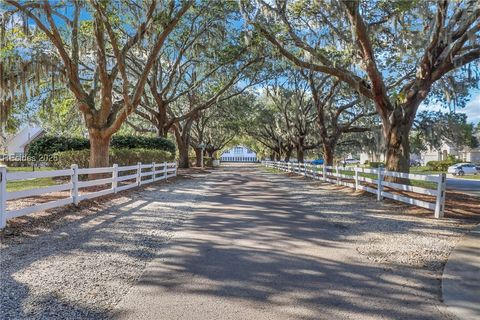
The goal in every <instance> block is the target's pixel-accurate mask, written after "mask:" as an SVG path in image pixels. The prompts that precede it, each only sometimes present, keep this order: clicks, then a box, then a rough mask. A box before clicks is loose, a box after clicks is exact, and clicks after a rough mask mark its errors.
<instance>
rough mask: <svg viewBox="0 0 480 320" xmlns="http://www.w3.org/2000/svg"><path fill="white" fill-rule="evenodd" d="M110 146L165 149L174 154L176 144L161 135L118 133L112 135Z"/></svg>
mask: <svg viewBox="0 0 480 320" xmlns="http://www.w3.org/2000/svg"><path fill="white" fill-rule="evenodd" d="M110 146H111V147H112V148H117V149H132V148H143V149H156V150H165V151H168V152H170V153H172V154H173V153H175V144H174V143H173V142H172V141H170V140H168V139H165V138H160V137H143V136H121V135H116V136H113V137H112V141H111V142H110Z"/></svg>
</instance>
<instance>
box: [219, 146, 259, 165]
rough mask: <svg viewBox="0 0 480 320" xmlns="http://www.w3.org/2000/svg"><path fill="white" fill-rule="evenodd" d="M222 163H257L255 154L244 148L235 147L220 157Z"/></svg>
mask: <svg viewBox="0 0 480 320" xmlns="http://www.w3.org/2000/svg"><path fill="white" fill-rule="evenodd" d="M220 161H222V162H257V154H256V153H255V152H253V151H252V150H250V149H248V148H246V147H244V146H235V147H233V148H231V149H229V150H227V151H225V152H223V153H222V155H221V156H220Z"/></svg>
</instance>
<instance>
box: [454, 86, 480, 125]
mask: <svg viewBox="0 0 480 320" xmlns="http://www.w3.org/2000/svg"><path fill="white" fill-rule="evenodd" d="M458 112H463V113H465V114H466V115H467V117H468V121H469V122H473V123H479V122H480V92H476V94H474V95H472V99H471V100H470V101H469V102H468V103H467V105H466V106H465V108H463V109H461V110H458Z"/></svg>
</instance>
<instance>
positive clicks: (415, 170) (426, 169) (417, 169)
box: [410, 167, 446, 174]
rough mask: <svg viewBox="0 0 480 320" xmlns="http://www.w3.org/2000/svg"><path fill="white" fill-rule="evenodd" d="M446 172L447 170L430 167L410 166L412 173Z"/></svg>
mask: <svg viewBox="0 0 480 320" xmlns="http://www.w3.org/2000/svg"><path fill="white" fill-rule="evenodd" d="M444 172H446V171H434V170H431V169H430V168H429V167H410V173H416V174H438V173H444Z"/></svg>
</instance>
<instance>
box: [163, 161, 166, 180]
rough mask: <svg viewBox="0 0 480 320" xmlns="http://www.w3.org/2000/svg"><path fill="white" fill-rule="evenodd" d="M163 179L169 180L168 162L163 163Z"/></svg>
mask: <svg viewBox="0 0 480 320" xmlns="http://www.w3.org/2000/svg"><path fill="white" fill-rule="evenodd" d="M163 179H164V180H165V181H166V180H167V163H166V162H164V163H163Z"/></svg>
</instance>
